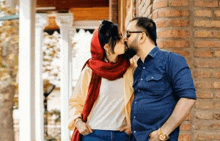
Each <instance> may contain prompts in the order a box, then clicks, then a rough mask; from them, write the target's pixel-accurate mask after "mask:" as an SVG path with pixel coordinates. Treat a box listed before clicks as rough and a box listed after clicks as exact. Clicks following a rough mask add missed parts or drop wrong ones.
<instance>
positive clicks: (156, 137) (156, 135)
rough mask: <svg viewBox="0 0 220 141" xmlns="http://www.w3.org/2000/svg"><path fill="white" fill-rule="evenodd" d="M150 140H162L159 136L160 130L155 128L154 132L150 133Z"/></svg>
mask: <svg viewBox="0 0 220 141" xmlns="http://www.w3.org/2000/svg"><path fill="white" fill-rule="evenodd" d="M149 141H160V140H159V136H158V131H157V130H155V131H153V132H151V133H150V135H149Z"/></svg>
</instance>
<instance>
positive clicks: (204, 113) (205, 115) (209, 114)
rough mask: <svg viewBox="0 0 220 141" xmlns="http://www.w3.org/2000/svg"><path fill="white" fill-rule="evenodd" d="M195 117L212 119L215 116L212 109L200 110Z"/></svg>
mask: <svg viewBox="0 0 220 141" xmlns="http://www.w3.org/2000/svg"><path fill="white" fill-rule="evenodd" d="M195 117H196V119H199V120H211V119H212V118H213V113H212V112H211V111H204V110H199V111H196V112H195Z"/></svg>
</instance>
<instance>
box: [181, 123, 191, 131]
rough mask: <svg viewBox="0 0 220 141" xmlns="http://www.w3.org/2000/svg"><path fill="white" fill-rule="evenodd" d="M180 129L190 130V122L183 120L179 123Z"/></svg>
mask: <svg viewBox="0 0 220 141" xmlns="http://www.w3.org/2000/svg"><path fill="white" fill-rule="evenodd" d="M180 130H181V131H189V130H191V124H190V123H185V122H183V123H182V124H181V125H180Z"/></svg>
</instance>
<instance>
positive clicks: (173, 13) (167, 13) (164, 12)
mask: <svg viewBox="0 0 220 141" xmlns="http://www.w3.org/2000/svg"><path fill="white" fill-rule="evenodd" d="M188 16H189V10H176V9H160V10H159V11H158V17H188Z"/></svg>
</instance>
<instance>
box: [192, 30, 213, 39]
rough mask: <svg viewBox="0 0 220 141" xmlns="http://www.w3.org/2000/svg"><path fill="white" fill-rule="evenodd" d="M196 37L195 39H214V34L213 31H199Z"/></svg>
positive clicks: (196, 32)
mask: <svg viewBox="0 0 220 141" xmlns="http://www.w3.org/2000/svg"><path fill="white" fill-rule="evenodd" d="M194 36H195V37H202V38H203V37H205V38H207V37H212V32H211V31H208V30H197V31H195V33H194Z"/></svg>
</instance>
